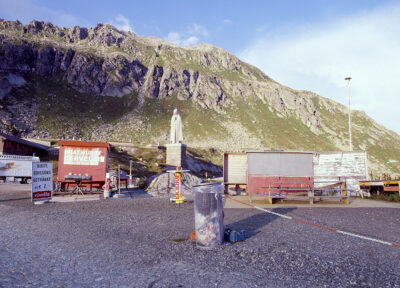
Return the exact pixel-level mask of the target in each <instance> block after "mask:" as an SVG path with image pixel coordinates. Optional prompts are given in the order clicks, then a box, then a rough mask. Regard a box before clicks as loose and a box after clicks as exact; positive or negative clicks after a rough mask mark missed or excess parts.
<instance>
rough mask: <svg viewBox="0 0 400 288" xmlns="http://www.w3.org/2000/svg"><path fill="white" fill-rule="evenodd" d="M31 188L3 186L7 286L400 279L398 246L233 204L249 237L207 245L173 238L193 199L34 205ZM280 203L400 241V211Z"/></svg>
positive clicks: (183, 227)
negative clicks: (202, 246)
mask: <svg viewBox="0 0 400 288" xmlns="http://www.w3.org/2000/svg"><path fill="white" fill-rule="evenodd" d="M22 188H23V189H25V191H23V190H21V189H22ZM27 189H29V186H28V185H20V184H0V231H1V237H0V287H363V286H365V287H400V261H399V259H400V248H397V247H390V246H385V245H381V244H378V243H374V242H370V241H367V240H361V239H357V238H352V237H350V236H345V235H341V234H338V233H334V232H331V231H326V230H322V229H319V228H317V227H313V226H309V225H304V224H301V223H297V222H294V221H290V220H286V219H283V218H277V217H275V216H273V215H270V214H266V213H263V212H261V211H258V210H255V209H237V208H236V209H234V208H232V209H226V210H225V225H229V226H230V227H232V228H235V229H244V230H246V233H247V235H248V239H246V241H244V242H238V243H236V244H231V243H226V244H224V245H223V246H222V247H221V248H218V249H216V250H213V251H206V250H200V249H198V248H196V245H195V243H194V242H193V241H190V240H186V241H174V240H177V239H178V240H179V239H181V238H187V236H188V235H189V234H190V233H191V232H192V230H193V227H194V214H193V202H189V203H185V204H182V205H179V206H174V205H173V204H170V203H169V201H168V199H165V198H143V197H138V198H132V199H108V200H100V201H85V202H75V203H53V204H44V205H32V203H31V202H30V198H29V191H28V190H27ZM274 210H275V211H277V212H279V213H283V214H286V215H290V216H294V217H297V218H300V219H303V220H307V221H311V222H314V223H319V224H322V225H327V226H329V227H332V228H338V229H341V230H344V231H348V232H354V233H358V234H362V235H366V236H370V237H376V238H379V239H382V240H385V241H390V242H396V243H399V242H400V209H396V208H354V209H342V208H320V207H316V208H277V209H274Z"/></svg>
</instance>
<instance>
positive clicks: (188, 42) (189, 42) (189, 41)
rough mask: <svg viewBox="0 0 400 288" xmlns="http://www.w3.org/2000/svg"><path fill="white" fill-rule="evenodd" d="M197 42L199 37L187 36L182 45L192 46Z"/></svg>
mask: <svg viewBox="0 0 400 288" xmlns="http://www.w3.org/2000/svg"><path fill="white" fill-rule="evenodd" d="M197 43H199V38H197V37H196V36H190V37H189V38H187V39H185V40H183V41H182V45H183V46H193V45H196V44H197Z"/></svg>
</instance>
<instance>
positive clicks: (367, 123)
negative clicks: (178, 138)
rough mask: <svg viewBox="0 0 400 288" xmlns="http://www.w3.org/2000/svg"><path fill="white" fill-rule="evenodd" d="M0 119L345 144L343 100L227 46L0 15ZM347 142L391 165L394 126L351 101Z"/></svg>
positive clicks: (6, 126)
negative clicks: (175, 118) (297, 86)
mask: <svg viewBox="0 0 400 288" xmlns="http://www.w3.org/2000/svg"><path fill="white" fill-rule="evenodd" d="M0 101H1V105H0V130H1V131H3V132H6V133H12V134H15V135H19V136H25V137H41V138H63V139H64V138H67V139H69V138H73V137H74V138H81V139H88V140H89V139H90V140H107V141H112V140H114V141H115V140H120V141H131V142H135V143H143V144H148V143H166V142H167V141H168V133H169V130H168V126H169V119H170V117H171V115H172V111H173V109H174V108H175V107H176V108H178V109H179V110H180V113H181V116H182V120H183V124H184V137H185V143H187V144H188V145H190V146H196V147H214V148H217V149H221V150H224V151H237V150H242V149H291V150H313V151H336V150H346V149H347V148H348V132H347V115H348V114H347V113H348V112H347V109H346V107H345V106H343V105H341V104H339V103H336V102H334V101H332V100H330V99H327V98H324V97H321V96H319V95H317V94H315V93H312V92H309V91H298V90H294V89H291V88H289V87H285V86H283V85H281V84H279V83H277V82H276V81H274V80H272V79H271V78H269V77H268V76H267V75H265V74H264V73H263V72H261V71H260V70H259V69H257V68H256V67H254V66H251V65H249V64H247V63H245V62H243V61H241V60H239V59H238V58H237V57H235V56H233V55H231V54H229V53H228V52H226V51H224V50H222V49H220V48H218V47H215V46H212V45H209V44H200V45H197V46H194V47H179V46H176V45H174V44H172V43H169V42H166V41H163V40H160V39H157V38H154V37H141V36H138V35H135V34H134V33H131V32H126V31H120V30H118V29H116V28H115V27H113V26H111V25H107V24H98V25H97V26H96V27H93V28H85V27H78V26H76V27H72V28H61V27H57V26H55V25H53V24H51V23H45V22H41V21H32V22H30V23H29V24H27V25H22V24H21V23H20V22H18V21H4V20H0ZM352 119H353V146H354V149H357V150H358V149H359V150H367V152H368V155H369V162H370V169H371V170H372V171H373V172H374V173H383V172H384V173H389V174H400V136H399V135H398V134H396V133H395V132H393V131H390V130H388V129H386V128H385V127H383V126H381V125H379V124H378V123H376V122H375V121H374V120H373V119H371V118H370V117H368V116H367V115H366V114H365V113H364V112H362V111H353V112H352Z"/></svg>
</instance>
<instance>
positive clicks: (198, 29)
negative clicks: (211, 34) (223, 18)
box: [189, 23, 208, 37]
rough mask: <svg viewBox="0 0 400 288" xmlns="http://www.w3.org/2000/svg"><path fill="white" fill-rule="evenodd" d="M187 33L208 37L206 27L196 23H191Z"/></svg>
mask: <svg viewBox="0 0 400 288" xmlns="http://www.w3.org/2000/svg"><path fill="white" fill-rule="evenodd" d="M189 34H192V35H199V36H203V37H208V31H207V29H206V27H204V26H202V25H199V24H196V23H193V24H192V25H191V26H190V27H189Z"/></svg>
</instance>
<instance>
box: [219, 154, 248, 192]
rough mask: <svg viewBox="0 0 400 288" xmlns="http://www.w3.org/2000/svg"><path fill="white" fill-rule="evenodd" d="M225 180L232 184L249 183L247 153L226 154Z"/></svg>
mask: <svg viewBox="0 0 400 288" xmlns="http://www.w3.org/2000/svg"><path fill="white" fill-rule="evenodd" d="M224 182H225V183H230V184H246V183H247V154H245V153H243V154H225V157H224Z"/></svg>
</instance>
